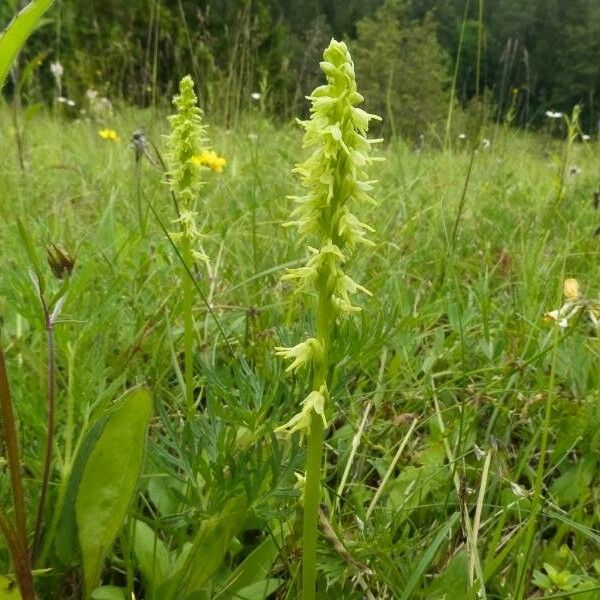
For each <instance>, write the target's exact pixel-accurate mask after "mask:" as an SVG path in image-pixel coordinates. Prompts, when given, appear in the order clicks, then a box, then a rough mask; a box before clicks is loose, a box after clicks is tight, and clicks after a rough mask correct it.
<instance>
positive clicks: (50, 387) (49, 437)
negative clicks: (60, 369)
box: [31, 293, 56, 563]
mask: <svg viewBox="0 0 600 600" xmlns="http://www.w3.org/2000/svg"><path fill="white" fill-rule="evenodd" d="M40 299H41V300H42V306H43V308H44V319H45V326H46V340H47V345H48V350H47V352H48V357H47V363H46V381H47V383H46V404H47V407H46V410H47V411H48V414H47V434H46V450H45V453H44V471H43V474H42V485H41V488H40V501H39V504H38V510H37V516H36V520H35V529H34V534H33V542H32V544H31V562H32V563H35V558H36V555H37V552H38V549H39V544H40V536H41V534H42V522H43V520H44V508H45V506H46V496H47V494H48V485H49V483H50V469H51V466H52V446H53V444H54V421H55V419H54V412H55V405H56V383H55V373H54V369H55V362H56V358H55V357H56V351H55V347H54V323H53V321H52V317H51V315H50V312H49V310H48V306H47V305H46V302H45V301H44V298H43V296H42V295H41V293H40Z"/></svg>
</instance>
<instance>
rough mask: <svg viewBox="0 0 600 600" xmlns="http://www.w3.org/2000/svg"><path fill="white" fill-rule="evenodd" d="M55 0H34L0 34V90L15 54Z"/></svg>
mask: <svg viewBox="0 0 600 600" xmlns="http://www.w3.org/2000/svg"><path fill="white" fill-rule="evenodd" d="M53 2H54V0H33V1H32V2H30V3H29V4H28V5H27V6H26V7H25V8H24V9H23V10H22V11H21V12H20V13H19V14H18V15H16V16H15V18H14V19H13V20H12V21H11V22H10V23H9V24H8V27H7V28H6V29H5V30H4V32H3V33H2V34H1V35H0V90H1V89H2V87H3V86H4V82H5V80H6V76H7V75H8V71H9V70H10V66H11V65H12V63H13V60H14V59H15V56H16V55H17V53H18V52H19V50H20V49H21V48H22V47H23V45H24V44H25V42H26V41H27V38H28V37H29V36H30V35H31V33H32V32H33V30H34V29H35V28H36V26H37V24H38V23H39V21H40V19H41V18H42V15H43V14H44V13H45V12H46V11H47V10H48V9H49V8H50V6H51V4H52V3H53Z"/></svg>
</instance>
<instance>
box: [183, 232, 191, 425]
mask: <svg viewBox="0 0 600 600" xmlns="http://www.w3.org/2000/svg"><path fill="white" fill-rule="evenodd" d="M182 256H183V260H184V262H185V268H184V270H183V272H182V286H183V379H184V382H185V401H186V408H187V412H188V415H189V416H192V415H193V414H194V316H193V314H192V308H193V290H192V282H191V281H190V278H189V277H188V276H187V274H188V271H190V270H191V269H192V262H193V259H192V248H191V243H190V238H189V237H188V236H187V235H186V234H185V233H184V234H183V237H182Z"/></svg>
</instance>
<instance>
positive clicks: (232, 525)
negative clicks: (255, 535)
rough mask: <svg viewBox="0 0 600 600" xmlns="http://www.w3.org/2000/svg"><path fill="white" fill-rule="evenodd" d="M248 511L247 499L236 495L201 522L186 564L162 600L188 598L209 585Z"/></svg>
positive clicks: (168, 587)
mask: <svg viewBox="0 0 600 600" xmlns="http://www.w3.org/2000/svg"><path fill="white" fill-rule="evenodd" d="M246 510H247V502H246V498H245V496H236V497H234V498H231V499H230V500H228V501H227V502H226V503H225V506H224V507H223V508H222V509H221V511H220V512H218V513H217V514H215V515H213V516H211V517H209V518H208V519H206V520H205V521H204V522H203V523H202V525H201V526H200V529H199V531H198V533H197V534H196V536H195V538H194V541H193V544H192V547H191V548H190V551H189V552H188V554H187V557H186V560H185V562H184V563H183V564H182V566H181V568H180V569H178V570H177V571H175V573H174V574H173V576H172V577H171V579H170V580H169V582H168V583H167V584H165V586H163V587H162V588H161V590H160V597H161V598H170V597H173V598H187V597H188V596H189V595H190V594H192V592H196V591H198V590H200V589H201V588H202V587H203V586H205V585H206V584H207V583H208V582H209V580H210V579H211V577H212V576H213V575H214V574H215V572H216V571H217V569H218V568H219V567H220V566H221V564H222V562H223V559H224V557H225V553H226V552H227V549H228V548H229V546H230V544H231V541H232V539H233V537H234V536H235V535H236V534H237V533H239V531H240V529H241V527H242V525H243V522H244V519H245V518H246Z"/></svg>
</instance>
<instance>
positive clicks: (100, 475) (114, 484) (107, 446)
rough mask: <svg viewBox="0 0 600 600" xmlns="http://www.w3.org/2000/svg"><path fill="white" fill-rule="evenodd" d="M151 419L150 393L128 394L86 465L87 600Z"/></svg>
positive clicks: (81, 512) (127, 497) (129, 494)
mask: <svg viewBox="0 0 600 600" xmlns="http://www.w3.org/2000/svg"><path fill="white" fill-rule="evenodd" d="M151 415H152V400H151V398H150V395H149V393H148V391H147V390H144V389H136V390H133V391H131V392H129V393H128V394H127V395H126V396H124V397H123V398H122V399H121V400H120V401H119V403H118V404H117V406H116V407H115V408H114V409H113V410H112V411H111V414H110V416H109V417H108V419H107V420H106V423H105V424H104V427H103V428H102V432H101V433H100V436H99V437H98V440H97V441H96V443H95V444H94V447H93V449H92V450H91V452H90V455H89V458H88V460H87V463H86V465H85V469H84V471H83V474H82V477H81V482H80V484H79V489H78V491H77V500H76V502H75V512H76V515H77V529H78V536H79V545H80V547H81V554H82V558H83V569H84V574H85V590H86V594H87V596H86V597H91V596H92V592H93V590H94V588H95V587H96V584H97V583H98V582H99V581H100V574H101V570H102V565H103V562H104V559H105V557H106V555H107V553H108V552H109V550H110V548H111V546H112V544H113V542H114V540H115V538H116V536H117V534H118V533H119V530H120V528H121V526H122V524H123V521H124V519H125V516H126V514H127V511H128V509H129V507H130V505H131V502H132V500H133V498H134V492H135V489H136V486H137V483H138V479H139V476H140V472H141V468H142V463H143V459H144V448H145V445H146V444H145V440H146V432H147V428H148V422H149V420H150V417H151Z"/></svg>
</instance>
